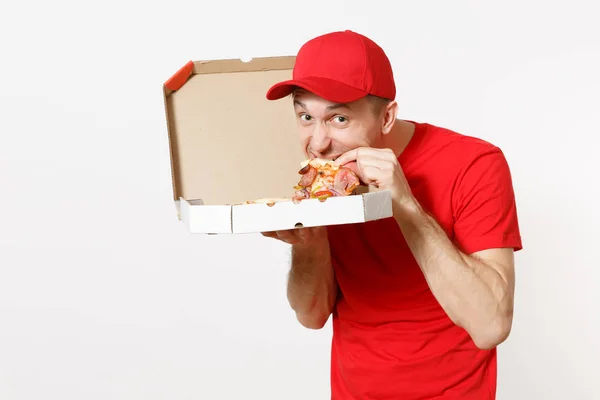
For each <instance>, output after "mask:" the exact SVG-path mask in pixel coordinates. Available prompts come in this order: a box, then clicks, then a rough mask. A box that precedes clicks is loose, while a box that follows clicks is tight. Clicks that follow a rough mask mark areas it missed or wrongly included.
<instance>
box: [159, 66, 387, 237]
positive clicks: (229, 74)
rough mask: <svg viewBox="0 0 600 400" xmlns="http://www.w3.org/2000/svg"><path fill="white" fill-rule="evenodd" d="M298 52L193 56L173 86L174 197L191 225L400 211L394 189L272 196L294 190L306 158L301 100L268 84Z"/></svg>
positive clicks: (255, 224) (220, 229) (339, 220)
mask: <svg viewBox="0 0 600 400" xmlns="http://www.w3.org/2000/svg"><path fill="white" fill-rule="evenodd" d="M294 61H295V57H293V56H292V57H269V58H258V59H253V60H250V61H249V62H244V61H241V60H238V59H231V60H213V61H190V62H188V63H187V64H186V65H185V66H183V67H182V68H181V69H180V70H179V71H177V72H176V73H175V74H174V75H173V76H172V77H171V78H170V79H169V80H168V81H167V82H165V84H164V85H163V93H164V100H165V112H166V118H167V130H168V135H169V144H170V152H171V153H170V154H171V169H172V177H173V200H174V202H175V205H176V207H177V210H178V217H179V218H180V219H181V220H182V222H183V223H184V224H185V225H186V227H187V229H188V231H189V232H191V233H209V234H218V233H256V232H265V231H273V230H282V229H294V228H299V227H309V226H324V225H333V224H347V223H360V222H366V221H371V220H376V219H381V218H388V217H391V216H392V206H391V198H390V193H389V192H387V191H380V192H372V193H363V194H357V195H352V196H347V197H335V198H329V199H327V200H326V201H323V202H321V201H319V200H318V199H308V200H303V201H302V202H300V203H299V204H295V203H293V202H292V201H286V202H276V203H275V204H274V205H272V204H264V203H258V204H243V203H244V202H246V201H253V200H256V199H261V198H288V199H289V198H291V196H292V195H293V193H294V189H293V187H294V185H296V183H297V182H298V180H299V179H300V175H299V174H298V170H299V169H300V164H301V162H302V161H303V160H304V159H305V158H306V156H305V154H304V153H303V152H302V149H301V147H300V143H299V140H298V136H297V127H296V120H295V116H294V110H293V107H292V103H291V99H282V100H279V101H268V100H267V99H266V97H265V94H266V91H267V89H268V88H269V87H270V86H271V85H272V84H273V83H275V82H278V81H281V80H285V79H289V78H290V77H291V76H292V68H293V66H294Z"/></svg>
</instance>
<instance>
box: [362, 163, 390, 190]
mask: <svg viewBox="0 0 600 400" xmlns="http://www.w3.org/2000/svg"><path fill="white" fill-rule="evenodd" d="M361 172H362V175H363V177H362V180H363V182H365V183H366V184H367V185H373V186H376V187H379V185H380V184H381V182H383V180H384V178H385V177H386V176H387V175H388V174H387V172H386V171H385V170H382V169H381V168H377V167H375V166H371V165H366V166H364V167H363V168H362V169H361Z"/></svg>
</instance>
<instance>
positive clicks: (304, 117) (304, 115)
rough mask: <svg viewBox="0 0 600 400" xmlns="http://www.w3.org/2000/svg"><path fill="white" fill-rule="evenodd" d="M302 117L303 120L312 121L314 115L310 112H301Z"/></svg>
mask: <svg viewBox="0 0 600 400" xmlns="http://www.w3.org/2000/svg"><path fill="white" fill-rule="evenodd" d="M300 119H301V120H303V121H310V120H311V119H312V117H311V116H310V115H308V114H300Z"/></svg>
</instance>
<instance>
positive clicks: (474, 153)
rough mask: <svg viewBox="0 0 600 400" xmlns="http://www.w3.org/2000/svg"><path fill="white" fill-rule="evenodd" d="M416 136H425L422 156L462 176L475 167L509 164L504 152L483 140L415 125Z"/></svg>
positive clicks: (438, 127)
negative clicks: (490, 163)
mask: <svg viewBox="0 0 600 400" xmlns="http://www.w3.org/2000/svg"><path fill="white" fill-rule="evenodd" d="M415 133H416V134H418V135H420V136H422V137H421V139H420V141H421V143H420V149H419V155H420V156H423V157H424V158H426V159H428V160H429V162H431V163H433V164H435V165H438V166H439V167H443V169H444V170H445V171H447V172H453V173H455V174H461V173H464V172H465V171H467V170H468V169H469V168H472V167H473V166H474V165H475V164H477V166H479V165H480V164H481V165H483V164H486V163H487V162H492V163H502V164H503V163H505V162H506V160H505V158H504V153H503V151H502V149H500V147H498V146H497V145H495V144H494V143H491V142H489V141H487V140H485V139H482V138H481V137H477V136H473V135H469V134H465V133H461V132H459V131H456V130H453V129H450V128H445V127H441V126H436V125H434V124H430V123H416V131H415Z"/></svg>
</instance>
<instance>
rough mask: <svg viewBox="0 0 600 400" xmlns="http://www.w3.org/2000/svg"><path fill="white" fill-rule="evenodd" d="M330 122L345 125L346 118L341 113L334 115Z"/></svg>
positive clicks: (346, 122)
mask: <svg viewBox="0 0 600 400" xmlns="http://www.w3.org/2000/svg"><path fill="white" fill-rule="evenodd" d="M331 122H333V123H334V124H336V125H347V124H348V118H346V117H344V116H343V115H336V116H335V117H333V119H332V120H331Z"/></svg>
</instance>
